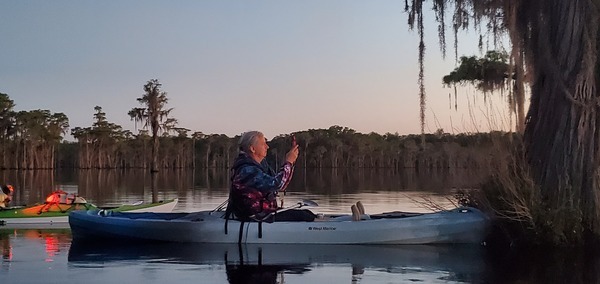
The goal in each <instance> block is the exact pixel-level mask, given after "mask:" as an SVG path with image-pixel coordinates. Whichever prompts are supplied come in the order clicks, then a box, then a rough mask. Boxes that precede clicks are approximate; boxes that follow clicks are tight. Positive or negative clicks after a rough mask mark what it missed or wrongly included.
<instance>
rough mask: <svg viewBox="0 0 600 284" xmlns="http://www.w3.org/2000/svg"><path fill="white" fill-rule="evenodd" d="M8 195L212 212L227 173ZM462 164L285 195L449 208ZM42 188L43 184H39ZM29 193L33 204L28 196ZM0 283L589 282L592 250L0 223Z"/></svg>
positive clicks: (23, 183) (38, 178) (366, 175)
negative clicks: (107, 233) (75, 236)
mask: <svg viewBox="0 0 600 284" xmlns="http://www.w3.org/2000/svg"><path fill="white" fill-rule="evenodd" d="M2 174H3V177H4V180H11V181H16V182H13V183H14V184H16V185H17V188H18V190H19V191H18V194H17V196H16V200H15V201H16V203H17V204H21V203H29V204H31V203H34V202H36V201H40V200H43V196H45V194H47V193H49V192H50V191H51V190H52V189H57V188H61V189H64V190H66V191H69V192H78V193H79V194H81V195H82V196H84V197H86V198H87V200H88V201H89V202H93V203H96V204H103V205H114V204H120V203H125V202H130V201H135V200H144V201H151V200H156V199H166V198H175V197H177V198H179V200H180V203H179V205H178V206H177V207H176V209H175V211H178V212H187V211H194V210H205V209H214V208H215V207H217V206H218V205H219V204H220V203H222V202H223V201H224V200H225V199H226V196H227V178H226V176H227V173H226V171H200V172H196V173H190V172H162V173H161V175H160V176H159V179H158V182H157V184H158V187H157V188H155V189H154V190H152V189H151V186H150V181H149V177H148V176H146V175H145V174H144V173H143V172H142V173H141V172H136V171H133V172H116V171H113V172H110V171H108V172H106V171H105V172H101V171H100V172H99V171H88V172H72V173H69V172H66V173H60V174H59V175H52V174H49V173H48V172H46V173H39V172H38V173H26V174H23V173H14V172H5V173H2ZM476 177H477V175H472V174H470V173H466V172H441V173H440V172H436V173H429V174H426V173H416V172H412V173H411V172H402V173H399V172H393V171H392V172H389V171H358V172H356V171H343V172H342V171H331V170H322V171H320V172H319V171H313V172H308V173H306V174H305V173H303V172H302V171H299V172H298V173H297V175H296V176H295V177H294V180H293V181H292V184H291V185H290V188H289V192H288V194H286V196H285V197H284V198H285V199H284V202H286V203H287V204H290V205H291V204H293V203H295V202H296V201H297V200H300V199H311V200H314V201H316V202H317V203H319V206H318V207H316V208H313V210H314V211H316V212H320V213H350V205H351V204H354V203H355V202H356V201H358V200H361V201H362V202H363V203H364V205H365V208H366V211H367V212H371V213H380V212H384V211H393V210H405V211H421V212H427V211H429V210H430V209H428V208H429V207H432V206H433V205H434V206H436V207H452V206H453V205H452V202H451V200H449V197H451V196H452V195H453V194H454V193H455V192H456V190H457V189H461V188H463V189H464V188H473V187H476V186H477V183H478V180H477V178H476ZM42 187H43V188H42ZM32 200H35V201H32ZM0 249H1V252H2V259H1V262H0V275H1V276H2V277H1V279H2V283H44V284H46V283H63V282H65V281H72V282H76V283H79V282H86V283H106V282H109V281H110V282H116V283H139V282H141V281H143V282H144V283H376V284H377V283H415V282H416V283H594V282H598V280H597V279H600V277H598V276H600V275H599V273H600V272H597V267H600V266H599V265H600V261H599V258H598V255H600V254H598V253H595V252H592V251H589V250H588V251H576V250H569V251H555V250H543V251H527V252H522V251H515V250H510V249H508V248H506V249H504V248H501V249H500V250H494V249H490V248H486V247H482V246H324V245H320V246H319V245H260V246H259V245H242V246H238V245H203V244H171V243H115V242H113V241H107V242H96V243H86V242H73V241H72V238H71V233H70V230H69V229H55V230H15V229H12V230H11V229H2V228H1V227H0Z"/></svg>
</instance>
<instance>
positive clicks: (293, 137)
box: [292, 135, 297, 147]
mask: <svg viewBox="0 0 600 284" xmlns="http://www.w3.org/2000/svg"><path fill="white" fill-rule="evenodd" d="M296 145H297V143H296V135H292V147H296Z"/></svg>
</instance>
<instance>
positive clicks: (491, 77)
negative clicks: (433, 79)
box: [443, 50, 510, 92]
mask: <svg viewBox="0 0 600 284" xmlns="http://www.w3.org/2000/svg"><path fill="white" fill-rule="evenodd" d="M507 60H508V54H506V53H504V52H498V51H494V50H490V51H488V52H487V53H486V54H485V56H484V57H482V58H478V57H477V56H470V57H467V56H462V57H461V58H460V65H459V66H458V67H456V68H455V69H454V70H453V71H452V72H450V74H448V75H446V76H444V77H443V82H444V84H445V85H448V86H450V85H454V84H465V83H469V84H474V85H475V86H476V87H477V89H479V90H480V91H483V92H492V91H495V90H503V89H506V88H507V85H508V80H507V78H509V76H510V74H509V73H510V70H509V66H508V63H507Z"/></svg>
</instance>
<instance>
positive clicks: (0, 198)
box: [0, 184, 14, 208]
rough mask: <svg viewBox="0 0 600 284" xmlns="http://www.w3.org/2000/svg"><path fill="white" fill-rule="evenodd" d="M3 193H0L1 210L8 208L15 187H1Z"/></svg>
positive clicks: (8, 185)
mask: <svg viewBox="0 0 600 284" xmlns="http://www.w3.org/2000/svg"><path fill="white" fill-rule="evenodd" d="M0 188H2V191H0V208H6V205H7V204H8V203H9V202H10V201H11V200H12V196H13V191H14V189H13V187H12V185H10V184H7V185H0Z"/></svg>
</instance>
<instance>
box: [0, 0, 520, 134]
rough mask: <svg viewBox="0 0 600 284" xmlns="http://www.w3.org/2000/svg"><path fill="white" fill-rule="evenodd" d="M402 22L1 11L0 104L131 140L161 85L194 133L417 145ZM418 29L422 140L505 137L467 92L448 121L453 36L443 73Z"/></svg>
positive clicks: (183, 6) (345, 8) (21, 7)
mask: <svg viewBox="0 0 600 284" xmlns="http://www.w3.org/2000/svg"><path fill="white" fill-rule="evenodd" d="M425 5H426V7H430V6H431V3H429V2H426V4H425ZM403 9H404V1H401V0H395V1H391V0H390V1H383V0H381V1H357V0H330V1H322V0H302V1H280V0H278V1H275V0H271V1H241V0H239V1H227V0H225V1H223V0H218V1H217V0H213V1H208V0H207V1H197V0H194V1H142V0H125V1H89V0H77V1H75V0H72V1H63V0H59V1H44V0H37V1H27V0H24V1H17V0H6V1H1V2H0V39H1V40H0V64H1V66H2V68H0V92H2V93H6V94H8V95H9V96H10V97H11V99H13V100H14V101H15V103H16V105H17V106H16V107H15V109H16V110H33V109H49V110H50V111H52V112H63V113H65V114H66V115H67V116H68V117H69V123H70V126H71V128H73V127H77V126H79V127H87V126H91V124H92V123H93V113H94V106H101V107H102V108H103V110H104V112H106V114H107V118H108V120H109V121H111V122H114V123H117V124H119V125H121V126H123V127H124V128H125V129H130V130H132V131H133V130H134V123H133V122H132V121H131V120H130V119H129V117H128V116H127V112H128V111H129V110H130V109H131V108H133V107H138V106H139V105H138V103H137V101H136V98H138V97H141V96H142V95H143V89H142V87H143V85H144V84H145V83H146V82H147V81H148V80H150V79H154V78H156V79H158V80H159V81H160V82H161V83H162V84H163V86H162V87H163V90H164V91H166V92H167V93H168V97H169V99H170V101H169V105H168V106H169V107H172V108H174V110H173V112H172V116H173V117H175V118H176V119H178V121H179V127H184V128H188V129H190V130H191V131H192V132H194V131H202V132H204V133H206V134H210V133H219V134H227V135H228V136H234V135H237V134H240V133H242V132H244V131H247V130H254V129H256V130H261V131H263V132H264V133H265V134H266V136H267V137H269V138H270V137H273V136H275V135H278V134H286V133H290V132H295V131H301V130H307V129H311V128H328V127H329V126H332V125H340V126H346V127H350V128H352V129H355V130H357V131H359V132H363V133H369V132H372V131H374V132H377V133H380V134H385V133H386V132H390V133H394V132H398V133H400V134H413V133H420V125H419V98H418V86H417V77H418V58H417V56H418V49H417V47H418V44H419V42H418V34H417V32H416V31H410V30H409V28H408V25H407V15H406V13H404V11H403ZM428 10H429V8H428ZM425 25H426V46H427V50H426V65H425V83H426V88H427V111H426V115H427V125H426V132H434V131H435V130H436V129H438V128H443V129H444V130H445V131H446V132H450V133H458V132H472V131H477V130H479V131H488V130H489V129H490V127H489V125H490V124H492V128H495V129H498V128H503V129H505V130H508V129H509V128H510V125H509V124H510V122H509V116H508V114H507V113H506V106H505V103H503V102H502V101H503V100H505V98H502V97H500V96H498V95H493V96H492V97H491V100H493V101H497V103H494V104H492V106H491V107H490V106H489V103H486V102H489V100H490V97H488V100H486V101H484V99H483V95H482V94H479V93H477V92H476V91H475V90H474V89H473V88H462V89H460V90H459V94H458V110H454V108H453V107H452V108H451V107H450V105H452V106H453V105H454V100H452V102H449V98H448V96H449V93H452V92H453V90H451V89H449V88H444V87H443V86H442V83H441V82H442V77H443V76H444V75H446V74H448V73H449V72H450V71H452V70H453V69H454V67H455V61H454V50H453V49H452V46H453V42H452V41H453V38H452V31H451V30H448V31H447V42H448V54H447V58H446V59H445V60H443V59H442V56H441V53H440V51H439V46H438V38H437V25H436V23H435V22H434V15H433V14H432V13H428V14H427V15H426V23H425ZM491 48H493V47H490V49H491ZM458 54H459V56H461V55H469V56H470V55H481V54H480V53H479V51H478V49H477V35H476V34H475V33H474V32H469V33H460V35H459V49H458ZM452 97H454V95H452ZM490 109H491V112H492V113H491V114H490Z"/></svg>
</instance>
